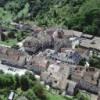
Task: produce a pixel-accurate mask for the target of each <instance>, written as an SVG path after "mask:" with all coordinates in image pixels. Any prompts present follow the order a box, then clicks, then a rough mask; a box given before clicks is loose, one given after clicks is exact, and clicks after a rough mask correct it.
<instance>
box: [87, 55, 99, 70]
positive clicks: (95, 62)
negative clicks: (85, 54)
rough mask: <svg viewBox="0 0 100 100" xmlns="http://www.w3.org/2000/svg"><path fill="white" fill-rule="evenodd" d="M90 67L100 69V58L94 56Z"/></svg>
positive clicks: (90, 61)
mask: <svg viewBox="0 0 100 100" xmlns="http://www.w3.org/2000/svg"><path fill="white" fill-rule="evenodd" d="M89 63H90V66H92V67H96V68H100V58H98V57H96V56H93V57H91V58H90V60H89Z"/></svg>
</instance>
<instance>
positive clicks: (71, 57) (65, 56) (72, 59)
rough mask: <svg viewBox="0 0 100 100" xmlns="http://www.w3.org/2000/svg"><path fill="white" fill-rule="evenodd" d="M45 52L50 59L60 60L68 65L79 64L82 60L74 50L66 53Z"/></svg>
mask: <svg viewBox="0 0 100 100" xmlns="http://www.w3.org/2000/svg"><path fill="white" fill-rule="evenodd" d="M44 52H45V53H44V54H45V55H46V56H47V57H48V58H50V59H53V60H59V61H61V62H64V63H68V64H78V63H79V61H80V60H81V59H82V57H81V55H80V54H79V53H78V52H76V51H74V50H72V49H70V50H66V52H52V50H49V51H47V50H46V51H44Z"/></svg>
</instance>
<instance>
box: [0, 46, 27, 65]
mask: <svg viewBox="0 0 100 100" xmlns="http://www.w3.org/2000/svg"><path fill="white" fill-rule="evenodd" d="M0 59H1V63H2V64H7V65H10V66H14V67H24V65H25V64H26V56H25V55H24V54H23V53H22V52H20V51H18V50H15V49H11V48H7V47H0Z"/></svg>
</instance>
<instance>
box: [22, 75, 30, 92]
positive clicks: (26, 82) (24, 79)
mask: <svg viewBox="0 0 100 100" xmlns="http://www.w3.org/2000/svg"><path fill="white" fill-rule="evenodd" d="M20 86H21V89H22V90H23V91H27V90H28V89H29V88H30V83H29V79H28V78H27V77H26V76H24V75H23V76H21V78H20Z"/></svg>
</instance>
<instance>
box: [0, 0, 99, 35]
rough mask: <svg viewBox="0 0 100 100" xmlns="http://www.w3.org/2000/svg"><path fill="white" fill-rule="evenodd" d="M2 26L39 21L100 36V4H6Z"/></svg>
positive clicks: (47, 0) (16, 0)
mask: <svg viewBox="0 0 100 100" xmlns="http://www.w3.org/2000/svg"><path fill="white" fill-rule="evenodd" d="M0 5H1V8H0V12H1V13H0V21H1V22H0V23H2V24H3V23H4V25H5V24H6V23H9V22H11V21H25V20H30V21H35V22H36V23H37V24H38V25H40V26H56V25H57V26H58V25H59V26H66V27H68V28H69V29H70V28H71V29H75V30H79V31H83V32H84V33H88V34H93V35H98V36H100V0H2V2H0Z"/></svg>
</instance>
